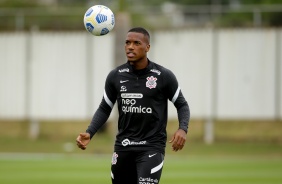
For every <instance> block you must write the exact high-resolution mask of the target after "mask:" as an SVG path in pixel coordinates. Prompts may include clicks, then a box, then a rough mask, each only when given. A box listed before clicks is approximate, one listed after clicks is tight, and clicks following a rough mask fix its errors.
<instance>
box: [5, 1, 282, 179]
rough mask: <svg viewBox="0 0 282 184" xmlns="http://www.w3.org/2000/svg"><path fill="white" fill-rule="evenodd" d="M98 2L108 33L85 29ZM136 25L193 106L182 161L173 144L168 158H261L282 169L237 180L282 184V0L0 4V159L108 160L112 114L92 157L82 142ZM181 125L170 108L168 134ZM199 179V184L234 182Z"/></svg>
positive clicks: (153, 57) (96, 139) (93, 144)
mask: <svg viewBox="0 0 282 184" xmlns="http://www.w3.org/2000/svg"><path fill="white" fill-rule="evenodd" d="M96 4H103V5H106V6H108V7H109V8H110V9H111V10H112V11H113V12H114V14H115V20H116V23H115V27H114V29H113V31H112V32H110V33H109V34H108V35H106V36H101V37H94V36H92V35H90V34H89V33H87V31H86V30H85V28H84V25H83V16H84V13H85V12H86V10H87V9H88V8H89V7H90V6H93V5H96ZM134 26H142V27H145V28H147V29H148V30H149V32H150V34H151V50H150V52H149V58H150V59H151V60H152V61H154V62H156V63H159V64H161V65H163V66H165V67H167V68H169V69H171V70H172V71H173V72H174V73H175V75H176V76H177V78H178V82H179V85H180V87H181V89H182V92H183V94H184V95H185V97H186V99H187V101H188V103H189V106H190V110H191V121H190V124H189V133H188V136H187V145H186V147H185V148H184V150H182V151H181V152H179V153H177V154H175V153H172V152H171V150H170V146H169V145H168V149H167V153H168V155H173V156H179V155H181V156H182V157H183V158H186V157H187V156H188V157H192V158H194V157H195V156H196V157H197V156H199V155H200V156H201V157H200V159H199V158H198V157H197V158H196V160H197V159H198V161H199V162H201V161H202V162H203V160H205V159H207V160H208V159H209V158H210V157H212V158H214V157H216V158H217V157H224V158H226V157H228V158H229V157H231V158H234V157H236V158H237V157H240V158H242V157H244V158H246V160H244V162H247V160H249V159H250V158H253V157H257V158H259V159H258V160H263V162H264V163H272V162H273V163H274V166H273V165H271V166H267V167H263V168H266V169H267V171H268V172H267V173H269V174H270V175H261V173H262V172H263V173H266V172H265V170H261V171H260V172H261V173H260V172H258V175H256V176H255V175H254V173H251V174H250V175H246V176H245V175H244V174H242V175H244V176H245V178H243V179H242V178H241V179H238V178H236V177H235V179H234V178H233V180H232V181H237V182H239V181H240V183H244V182H242V181H245V183H248V184H249V183H252V182H254V183H256V184H257V183H259V182H260V181H261V183H280V182H281V181H282V178H281V170H282V157H281V156H282V30H281V26H282V0H174V1H172V0H150V1H141V0H115V1H113V0H96V1H95V0H85V1H75V0H0V145H1V147H0V160H1V159H3V160H7V158H9V159H11V155H12V156H13V155H14V156H15V157H12V158H13V159H14V158H19V157H22V156H23V155H25V156H26V154H27V153H29V155H31V157H32V158H33V157H34V155H32V154H37V156H38V154H41V156H42V154H47V153H48V155H50V154H51V155H52V154H57V155H58V154H59V155H61V154H62V155H65V154H66V155H68V156H69V155H78V154H83V155H88V154H89V155H93V154H94V155H107V154H111V153H112V151H113V143H114V139H115V133H116V124H117V121H116V120H117V112H116V110H113V112H112V114H111V117H110V118H109V120H108V122H107V123H106V124H105V125H104V126H103V127H102V129H101V130H100V131H99V132H98V134H97V135H96V136H95V137H94V138H93V141H91V144H90V146H89V148H88V149H87V150H86V151H84V152H82V151H81V150H79V149H77V148H76V145H75V139H76V137H77V135H78V133H80V132H84V131H85V130H86V128H87V126H88V124H89V122H90V121H91V118H92V116H93V114H94V112H95V110H96V109H97V107H98V106H99V104H100V102H101V99H102V96H103V88H104V82H105V78H106V76H107V74H108V72H109V71H110V70H111V69H113V68H114V67H115V66H117V65H119V64H122V63H124V62H126V58H125V55H124V47H123V45H124V39H125V36H126V33H127V31H128V29H130V28H131V27H134ZM177 128H178V122H177V113H176V110H175V108H174V106H173V105H172V104H171V103H170V106H169V122H168V128H167V131H168V136H169V137H168V138H170V137H171V136H172V134H173V133H174V131H175V130H176V129H177ZM36 158H37V157H36ZM40 158H41V157H40ZM203 158H204V159H203ZM9 159H8V160H9ZM13 159H12V160H13ZM269 159H271V161H272V162H271V161H270V160H269ZM273 159H274V160H273ZM172 160H173V159H172ZM188 160H189V159H188ZM215 160H216V159H215ZM219 160H220V162H222V159H219ZM231 160H232V159H231ZM174 161H175V160H174ZM216 161H218V160H216ZM241 161H242V160H241ZM168 162H169V161H168ZM236 162H237V161H236ZM217 163H218V162H217ZM237 163H238V162H237ZM254 163H258V161H257V160H255V162H254ZM179 164H181V163H179ZM213 164H215V163H213ZM228 164H231V165H232V163H228ZM228 164H227V165H228ZM247 164H248V165H250V163H248V162H247ZM192 165H193V164H192ZM2 166H4V165H3V164H2ZM260 166H261V165H259V166H257V165H255V166H254V167H253V168H260ZM272 166H273V167H272ZM15 167H16V166H15ZM17 167H18V166H17ZM23 168H24V167H23ZM208 168H211V166H210V165H209V166H208ZM253 168H251V169H250V170H252V169H253ZM270 168H271V169H273V170H271V169H270ZM2 169H3V170H4V167H3V168H2ZM12 169H13V167H12ZM269 169H270V170H269ZM0 170H1V166H0ZM191 170H193V168H191ZM211 170H213V169H211ZM225 170H227V169H226V168H224V169H223V170H222V171H225ZM239 170H240V169H239ZM201 171H202V170H199V172H201ZM230 172H231V171H230ZM279 173H280V174H279ZM184 175H185V174H184ZM211 175H213V174H211ZM172 176H173V175H172ZM197 176H198V178H197V177H196V179H195V176H194V179H195V180H193V182H194V183H197V182H196V181H198V183H201V182H202V183H213V182H212V181H214V183H217V184H218V183H220V182H223V183H230V181H231V180H228V178H230V175H226V178H227V179H226V180H222V178H221V180H220V179H218V178H212V179H211V178H208V177H207V175H206V176H205V177H204V178H208V179H207V180H200V179H199V178H201V175H197ZM213 176H214V175H213ZM232 176H233V175H232ZM2 177H4V175H2ZM218 177H219V176H218ZM233 177H234V176H233ZM0 178H1V177H0ZM190 178H191V177H190ZM231 178H232V177H231ZM246 178H247V179H246ZM250 178H252V179H253V180H251V179H250ZM254 178H258V181H257V180H255V179H254ZM39 179H40V178H39ZM236 179H237V180H236ZM264 179H265V180H264ZM0 181H1V179H0ZM2 181H3V182H8V183H12V180H10V179H9V178H8V177H7V178H6V179H5V177H4V179H3V180H2ZM26 181H29V182H31V181H33V180H31V179H30V180H28V179H26ZM79 181H80V180H79ZM90 181H92V180H91V179H90ZM169 181H170V180H169V179H168V180H164V183H166V182H167V183H169ZM171 181H174V182H176V181H177V180H175V179H171ZM186 181H190V180H189V178H188V179H187V178H186V180H183V181H178V183H179V184H180V183H181V182H182V183H187V182H186ZM41 182H42V181H41ZM52 182H53V183H54V182H56V180H55V179H54V180H52ZM67 182H68V183H71V182H70V181H67ZM1 183H2V182H1ZM15 183H16V181H15ZM46 183H48V182H46ZM50 183H51V181H50ZM102 183H103V182H102ZM233 183H236V182H233Z"/></svg>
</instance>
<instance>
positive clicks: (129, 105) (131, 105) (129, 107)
mask: <svg viewBox="0 0 282 184" xmlns="http://www.w3.org/2000/svg"><path fill="white" fill-rule="evenodd" d="M121 104H122V105H121V110H122V112H124V114H126V113H143V114H146V113H149V114H151V113H152V108H151V107H143V106H141V105H139V106H135V105H136V99H134V98H123V99H121Z"/></svg>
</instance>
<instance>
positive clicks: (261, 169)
mask: <svg viewBox="0 0 282 184" xmlns="http://www.w3.org/2000/svg"><path fill="white" fill-rule="evenodd" d="M110 160H111V155H96V154H94V155H89V154H86V155H84V154H76V155H65V154H55V155H52V154H1V155H0V183H3V184H18V183H21V184H31V183H40V184H57V183H58V184H77V183H95V184H96V183H97V184H110V183H111V181H110ZM281 182H282V158H281V157H277V156H275V157H273V158H271V157H264V156H254V157H250V156H207V155H206V156H204V155H202V156H183V155H181V156H176V154H175V155H168V156H166V160H165V165H164V169H163V174H162V179H161V182H160V183H161V184H189V183H191V184H235V183H236V184H237V183H238V184H239V183H240V184H281Z"/></svg>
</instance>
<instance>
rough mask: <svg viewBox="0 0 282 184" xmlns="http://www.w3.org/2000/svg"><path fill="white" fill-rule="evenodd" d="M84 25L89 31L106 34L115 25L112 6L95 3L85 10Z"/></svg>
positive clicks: (97, 34)
mask: <svg viewBox="0 0 282 184" xmlns="http://www.w3.org/2000/svg"><path fill="white" fill-rule="evenodd" d="M84 26H85V28H86V30H87V31H88V32H89V33H91V34H93V35H95V36H102V35H106V34H108V33H109V32H110V31H111V30H112V29H113V28H114V26H115V16H114V14H113V12H112V10H111V9H110V8H108V7H106V6H104V5H95V6H92V7H90V8H89V9H88V10H87V11H86V12H85V14H84Z"/></svg>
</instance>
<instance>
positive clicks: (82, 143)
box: [76, 133, 90, 150]
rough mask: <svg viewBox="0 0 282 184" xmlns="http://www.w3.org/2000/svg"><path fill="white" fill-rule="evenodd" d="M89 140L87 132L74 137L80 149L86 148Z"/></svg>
mask: <svg viewBox="0 0 282 184" xmlns="http://www.w3.org/2000/svg"><path fill="white" fill-rule="evenodd" d="M89 142H90V134H89V133H80V134H79V136H78V137H77V138H76V144H77V146H78V147H79V148H80V149H82V150H85V149H86V146H87V144H88V143H89Z"/></svg>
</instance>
